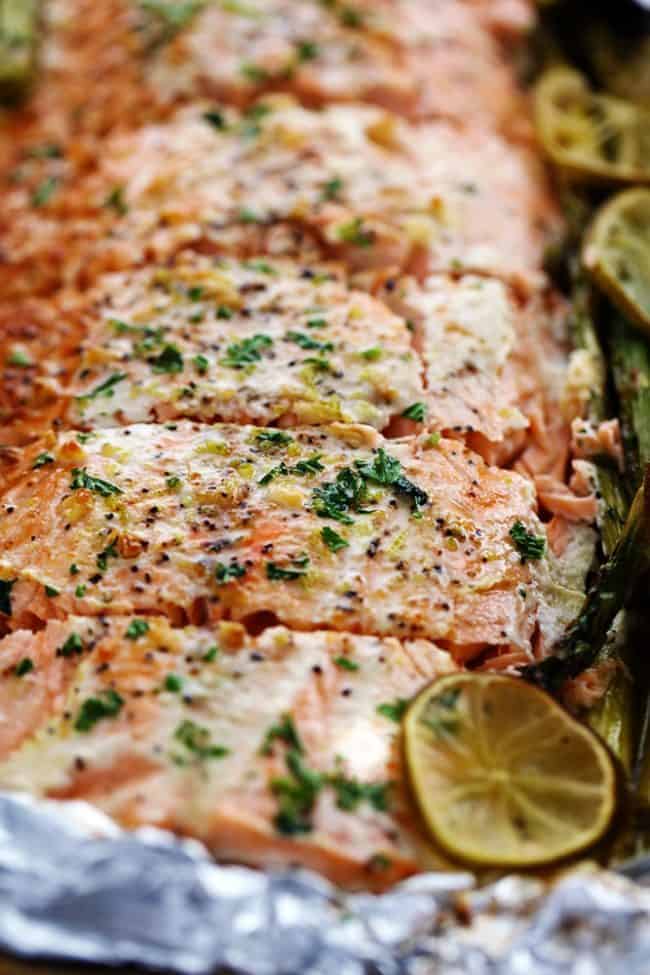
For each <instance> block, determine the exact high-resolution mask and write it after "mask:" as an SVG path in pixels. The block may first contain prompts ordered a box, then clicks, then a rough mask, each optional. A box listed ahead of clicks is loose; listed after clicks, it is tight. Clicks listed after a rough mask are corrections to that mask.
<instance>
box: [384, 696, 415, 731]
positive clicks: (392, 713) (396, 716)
mask: <svg viewBox="0 0 650 975" xmlns="http://www.w3.org/2000/svg"><path fill="white" fill-rule="evenodd" d="M408 704H409V702H408V701H407V700H406V699H405V698H403V697H397V698H395V700H394V701H385V702H384V703H383V704H378V705H377V714H381V716H382V718H388V720H389V721H394V722H395V724H399V723H400V721H401V720H402V718H403V717H404V715H405V714H406V709H407V708H408Z"/></svg>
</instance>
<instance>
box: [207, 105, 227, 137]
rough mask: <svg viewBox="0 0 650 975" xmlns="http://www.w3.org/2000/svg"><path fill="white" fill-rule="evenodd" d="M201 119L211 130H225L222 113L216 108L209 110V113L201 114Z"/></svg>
mask: <svg viewBox="0 0 650 975" xmlns="http://www.w3.org/2000/svg"><path fill="white" fill-rule="evenodd" d="M201 118H202V119H203V121H204V122H207V123H208V125H211V126H212V128H213V129H217V130H218V131H219V132H223V130H224V129H225V128H226V120H225V118H224V115H223V112H220V111H218V109H216V108H212V109H210V111H209V112H203V114H202V115H201Z"/></svg>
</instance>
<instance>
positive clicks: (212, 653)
mask: <svg viewBox="0 0 650 975" xmlns="http://www.w3.org/2000/svg"><path fill="white" fill-rule="evenodd" d="M218 656H219V647H218V646H216V644H215V646H213V647H210V649H209V650H206V652H205V653H204V654H203V656H202V657H201V660H203V662H204V663H206V664H211V663H214V661H215V660H216V659H217V657H218Z"/></svg>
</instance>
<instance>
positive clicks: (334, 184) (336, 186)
mask: <svg viewBox="0 0 650 975" xmlns="http://www.w3.org/2000/svg"><path fill="white" fill-rule="evenodd" d="M342 189H343V180H342V179H341V177H340V176H333V177H332V179H328V180H327V182H326V183H325V185H324V186H323V191H322V193H321V197H322V199H323V200H337V199H338V197H339V193H340V192H341V190H342Z"/></svg>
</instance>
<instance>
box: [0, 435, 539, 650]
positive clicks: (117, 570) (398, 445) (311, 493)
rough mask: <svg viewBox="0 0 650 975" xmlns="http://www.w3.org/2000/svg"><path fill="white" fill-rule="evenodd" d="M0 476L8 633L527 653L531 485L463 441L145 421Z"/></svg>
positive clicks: (60, 445)
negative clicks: (179, 635)
mask: <svg viewBox="0 0 650 975" xmlns="http://www.w3.org/2000/svg"><path fill="white" fill-rule="evenodd" d="M12 460H15V458H12ZM8 468H9V472H8V475H7V489H6V490H5V492H4V496H3V498H2V516H1V520H0V577H1V578H2V580H3V586H2V589H3V590H4V593H5V598H4V599H3V601H2V604H1V605H0V608H2V609H4V618H5V620H6V621H7V623H8V625H11V626H12V627H14V628H15V627H21V626H25V625H30V624H33V623H38V622H39V621H42V620H46V619H48V618H50V617H52V616H56V617H62V616H65V615H66V614H67V613H72V612H75V613H85V614H88V613H90V614H102V613H110V614H124V613H130V612H137V613H145V614H146V613H161V612H166V613H168V614H170V616H171V617H172V618H173V619H175V620H176V621H179V622H182V621H183V619H188V618H189V620H190V621H191V622H199V621H202V620H205V619H209V620H219V619H232V620H238V621H243V622H245V623H246V624H247V625H248V626H250V627H253V628H259V627H260V626H262V625H268V624H269V622H272V621H273V620H277V621H279V622H281V623H284V624H285V625H287V626H290V627H293V628H298V629H313V628H315V627H321V628H323V627H329V628H332V629H336V630H351V631H353V632H362V633H368V634H373V635H381V636H397V637H399V638H404V639H407V638H409V639H410V638H414V637H423V638H426V639H431V640H443V641H445V645H448V646H453V647H454V648H455V649H454V652H455V654H456V656H457V657H458V658H459V659H461V658H465V657H472V656H475V655H476V654H477V653H480V652H482V651H483V650H484V649H486V648H489V647H494V646H498V645H501V644H508V645H514V646H516V647H518V648H521V649H523V650H524V651H525V650H526V648H527V647H529V645H530V639H531V635H532V632H533V629H534V623H535V620H534V599H533V598H532V596H531V594H530V591H529V590H528V589H527V588H526V583H527V582H528V580H529V579H530V569H529V565H528V564H526V562H525V559H524V558H522V556H521V553H520V551H519V550H518V548H517V545H516V544H515V541H514V540H513V537H512V535H511V531H512V528H513V525H515V524H520V525H521V527H522V529H523V527H524V525H527V526H529V528H528V529H526V531H530V532H531V533H532V534H535V533H537V532H539V531H541V526H540V525H539V524H538V522H537V518H536V515H535V512H534V506H535V498H534V492H533V490H532V485H531V483H530V481H528V480H526V479H525V478H522V477H519V476H518V475H516V474H513V473H510V472H501V471H498V470H496V469H494V468H489V467H487V466H486V465H485V463H484V462H483V461H482V460H481V459H480V457H479V456H478V455H476V454H472V453H471V452H470V451H469V450H467V449H466V448H465V447H463V445H462V444H460V443H458V442H457V441H453V440H452V441H445V440H442V441H440V440H439V438H438V437H434V438H431V437H429V436H428V435H425V436H423V437H422V438H421V439H419V440H406V441H401V442H400V441H385V440H384V439H383V438H382V437H381V436H380V435H379V434H378V433H376V432H375V431H374V430H372V428H370V427H363V426H355V425H352V424H336V425H333V426H332V427H330V428H323V429H319V428H312V429H309V428H298V429H296V430H292V431H291V432H285V431H281V430H277V429H272V430H264V429H261V428H258V427H246V426H218V425H217V426H213V427H210V426H200V425H192V424H190V423H187V422H181V423H178V424H176V423H173V424H171V425H168V426H153V425H146V424H141V425H138V426H133V427H126V428H121V429H109V430H102V431H99V432H97V433H94V434H81V435H80V436H79V435H75V434H73V433H71V434H65V435H62V436H61V437H60V438H59V439H58V440H55V441H53V442H52V443H51V444H50V445H47V444H38V445H35V446H34V447H32V448H29V449H28V450H26V451H25V452H24V453H23V455H22V458H21V460H20V462H19V463H18V464H17V465H13V466H12V465H11V464H9V465H8Z"/></svg>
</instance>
